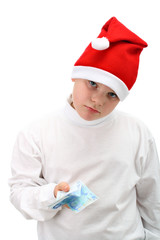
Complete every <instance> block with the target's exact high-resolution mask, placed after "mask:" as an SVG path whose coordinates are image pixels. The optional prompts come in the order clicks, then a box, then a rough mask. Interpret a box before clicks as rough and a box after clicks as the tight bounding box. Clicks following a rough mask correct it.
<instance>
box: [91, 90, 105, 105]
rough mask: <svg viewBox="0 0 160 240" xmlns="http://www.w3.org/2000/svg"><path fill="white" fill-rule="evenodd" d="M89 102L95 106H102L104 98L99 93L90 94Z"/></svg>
mask: <svg viewBox="0 0 160 240" xmlns="http://www.w3.org/2000/svg"><path fill="white" fill-rule="evenodd" d="M91 101H92V102H94V104H96V105H97V106H103V104H104V103H105V96H104V94H103V93H101V92H96V93H92V96H91Z"/></svg>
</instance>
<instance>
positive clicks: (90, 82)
mask: <svg viewBox="0 0 160 240" xmlns="http://www.w3.org/2000/svg"><path fill="white" fill-rule="evenodd" d="M89 84H90V85H91V86H92V87H97V83H95V82H93V81H89Z"/></svg>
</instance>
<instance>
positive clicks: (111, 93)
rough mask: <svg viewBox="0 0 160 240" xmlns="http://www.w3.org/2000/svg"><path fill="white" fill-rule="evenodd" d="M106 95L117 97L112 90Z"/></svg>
mask: <svg viewBox="0 0 160 240" xmlns="http://www.w3.org/2000/svg"><path fill="white" fill-rule="evenodd" d="M108 96H109V97H111V98H118V96H117V95H116V94H115V93H114V92H109V93H108Z"/></svg>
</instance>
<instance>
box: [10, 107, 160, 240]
mask: <svg viewBox="0 0 160 240" xmlns="http://www.w3.org/2000/svg"><path fill="white" fill-rule="evenodd" d="M12 173H13V177H12V178H11V179H10V181H9V183H10V187H11V202H12V203H13V204H14V206H15V207H16V208H17V209H18V210H19V211H20V212H21V213H22V214H23V215H24V216H25V217H26V218H28V219H36V220H37V221H38V239H39V240H82V239H83V240H144V239H146V240H150V239H152V240H158V239H160V166H159V160H158V156H157V152H156V147H155V143H154V139H153V137H152V135H151V134H150V132H149V131H148V129H147V128H146V126H145V125H144V124H143V123H142V122H141V121H139V120H137V119H135V118H133V117H131V116H129V115H127V114H125V113H121V112H118V111H113V112H112V113H111V114H109V115H108V116H107V117H105V118H102V119H98V120H95V121H86V120H83V119H82V118H81V117H80V116H79V115H78V113H77V112H76V111H75V110H74V109H73V108H72V107H71V106H70V103H69V102H67V104H66V106H65V108H64V109H62V110H60V111H59V112H58V113H56V114H51V115H50V116H47V117H45V118H43V119H41V120H39V121H37V122H35V123H33V124H31V125H30V126H29V127H27V128H26V129H25V130H23V131H21V132H20V133H19V135H18V137H17V141H16V143H15V146H14V151H13V159H12ZM77 180H82V181H83V182H84V183H85V184H86V185H87V186H88V187H89V188H90V189H91V191H93V192H94V193H95V194H96V195H97V196H98V197H99V199H98V200H97V201H96V202H95V203H93V204H91V205H89V206H88V207H87V208H85V209H84V210H83V211H82V212H80V213H78V214H76V213H74V212H72V211H71V210H70V209H67V208H63V207H62V208H59V209H57V210H53V209H49V208H48V205H50V204H51V203H53V202H54V201H55V200H56V199H55V198H54V196H53V191H54V187H55V185H56V184H58V183H59V182H61V181H66V182H68V183H69V184H71V183H73V182H75V181H77Z"/></svg>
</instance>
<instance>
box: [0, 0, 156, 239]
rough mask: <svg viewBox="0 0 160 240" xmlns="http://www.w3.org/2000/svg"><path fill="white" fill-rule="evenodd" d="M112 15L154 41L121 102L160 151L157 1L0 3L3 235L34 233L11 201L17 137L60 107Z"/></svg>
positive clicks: (13, 0) (33, 236)
mask: <svg viewBox="0 0 160 240" xmlns="http://www.w3.org/2000/svg"><path fill="white" fill-rule="evenodd" d="M112 16H115V17H117V18H118V20H119V21H121V22H122V23H123V24H125V25H126V26H127V27H128V28H130V29H131V30H132V31H134V32H135V33H137V34H138V35H139V36H140V37H141V38H143V39H144V40H145V41H146V42H147V43H148V45H149V47H148V48H146V49H144V51H143V52H142V55H141V62H140V69H139V75H138V79H137V82H136V84H135V86H134V87H133V89H132V90H131V93H130V95H129V97H128V98H127V99H126V100H125V101H124V102H123V103H121V104H120V105H119V107H118V108H119V109H120V110H123V111H127V112H130V113H132V114H133V115H136V116H137V117H138V118H140V119H142V120H143V121H144V122H145V123H146V124H147V125H148V127H149V128H150V130H151V132H152V133H153V135H154V137H155V140H156V143H157V149H158V152H159V153H160V126H159V123H160V114H159V103H160V100H159V96H160V90H159V87H160V77H159V75H160V74H159V69H160V61H159V57H160V33H159V29H160V27H159V25H160V14H159V0H153V1H150V0H148V1H147V0H145V1H143V0H134V1H129V0H120V1H119V0H117V1H116V0H109V1H108V0H105V1H103V0H96V1H94V0H81V1H77V0H67V1H66V0H61V1H54V0H52V1H50V0H45V1H42V0H38V1H36V0H19V1H18V0H10V1H9V0H1V1H0V114H1V117H0V121H1V122H0V128H1V129H0V146H1V147H0V151H1V152H0V157H1V174H0V191H1V197H0V208H1V209H0V213H1V236H4V237H3V238H4V239H16V240H22V239H23V240H28V239H30V240H35V239H37V234H36V222H35V221H34V220H25V219H24V218H23V217H22V215H21V214H20V213H19V212H18V211H17V210H16V209H15V208H14V207H13V206H12V205H11V204H10V202H9V200H8V199H9V188H8V183H7V182H8V178H9V177H10V175H11V173H10V161H11V155H12V148H13V144H14V141H15V138H16V135H17V133H18V131H19V130H20V129H21V128H22V127H23V126H25V125H26V124H28V123H30V122H31V121H33V120H34V119H35V118H38V117H39V116H42V115H43V114H45V113H48V112H51V111H53V110H56V109H57V108H59V107H60V106H63V104H64V102H65V99H66V97H67V96H68V94H69V93H70V92H71V91H72V83H71V80H70V76H71V72H72V67H73V64H74V62H75V61H76V60H77V59H78V58H79V56H80V55H81V53H82V52H83V50H84V49H85V48H86V46H87V45H88V44H89V42H90V41H91V40H93V39H94V38H96V37H97V36H98V34H99V32H100V29H101V27H102V26H103V24H104V23H105V22H106V21H107V20H108V19H109V18H110V17H112ZM44 240H45V239H44Z"/></svg>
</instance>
